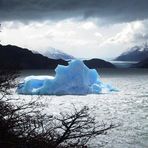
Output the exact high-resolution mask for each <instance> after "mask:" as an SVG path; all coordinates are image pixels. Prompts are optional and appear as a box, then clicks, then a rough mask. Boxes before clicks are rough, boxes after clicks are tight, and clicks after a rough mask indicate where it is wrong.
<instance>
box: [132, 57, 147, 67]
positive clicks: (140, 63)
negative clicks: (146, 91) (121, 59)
mask: <svg viewBox="0 0 148 148" xmlns="http://www.w3.org/2000/svg"><path fill="white" fill-rule="evenodd" d="M133 67H134V68H148V58H146V59H144V60H142V61H140V62H139V63H137V64H134V65H133Z"/></svg>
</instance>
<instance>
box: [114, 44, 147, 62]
mask: <svg viewBox="0 0 148 148" xmlns="http://www.w3.org/2000/svg"><path fill="white" fill-rule="evenodd" d="M146 58H148V44H147V43H145V44H143V45H141V46H134V47H132V48H129V49H128V50H127V51H126V52H124V53H122V54H121V55H120V56H119V57H117V58H116V59H115V60H117V61H141V60H144V59H146Z"/></svg>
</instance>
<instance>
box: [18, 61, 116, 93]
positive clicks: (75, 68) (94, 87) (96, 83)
mask: <svg viewBox="0 0 148 148" xmlns="http://www.w3.org/2000/svg"><path fill="white" fill-rule="evenodd" d="M55 72H56V75H55V77H52V76H28V77H26V78H25V79H24V81H23V82H22V83H20V84H19V85H18V87H17V93H19V94H26V95H86V94H99V93H102V92H104V90H106V91H108V92H110V91H116V89H115V88H113V87H112V86H111V85H108V84H104V83H103V82H102V81H101V79H100V76H99V74H98V72H97V71H96V70H95V69H89V68H88V67H87V66H86V65H85V64H84V63H83V61H80V60H72V61H70V62H69V65H68V66H63V65H58V66H57V68H56V69H55Z"/></svg>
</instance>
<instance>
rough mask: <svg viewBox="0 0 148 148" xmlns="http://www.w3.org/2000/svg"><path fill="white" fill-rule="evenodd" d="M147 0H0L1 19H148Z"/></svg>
mask: <svg viewBox="0 0 148 148" xmlns="http://www.w3.org/2000/svg"><path fill="white" fill-rule="evenodd" d="M147 6H148V1H147V0H131V1H129V0H124V1H120V0H27V1H25V0H0V14H1V15H0V19H1V20H40V19H43V20H46V19H55V20H59V19H60V20H61V19H65V18H72V17H81V18H89V17H96V18H99V19H103V20H104V21H107V20H108V21H110V22H128V21H133V20H137V19H138V20H143V19H147V18H148V13H147Z"/></svg>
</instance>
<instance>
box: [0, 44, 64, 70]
mask: <svg viewBox="0 0 148 148" xmlns="http://www.w3.org/2000/svg"><path fill="white" fill-rule="evenodd" d="M58 64H61V65H67V62H66V61H64V60H55V59H49V58H47V57H45V56H43V55H41V54H35V53H33V52H31V51H30V50H28V49H24V48H20V47H17V46H12V45H7V46H3V45H0V69H55V68H56V66H57V65H58Z"/></svg>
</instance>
